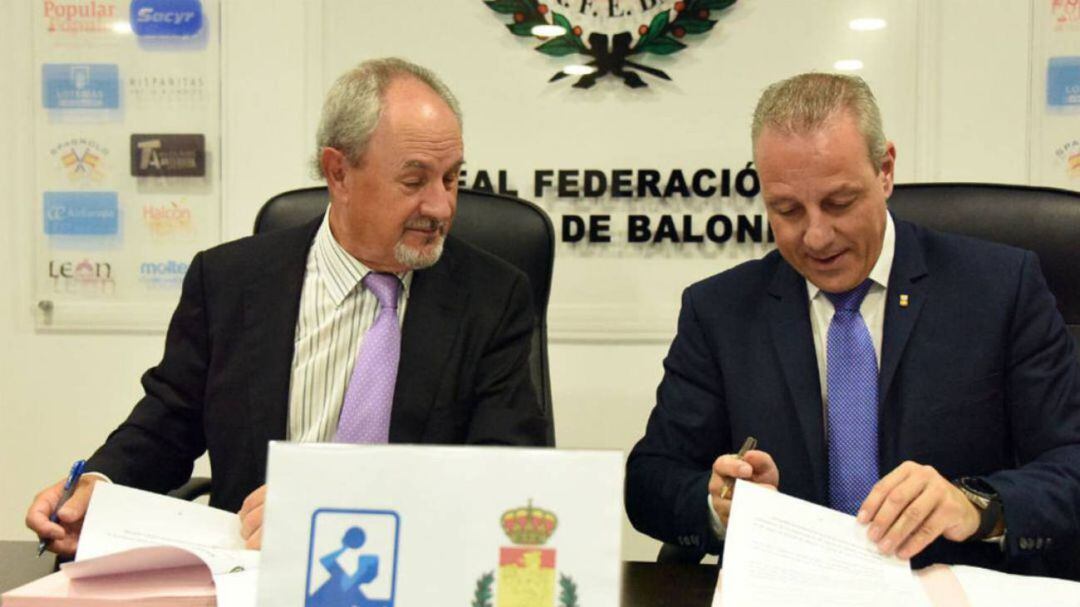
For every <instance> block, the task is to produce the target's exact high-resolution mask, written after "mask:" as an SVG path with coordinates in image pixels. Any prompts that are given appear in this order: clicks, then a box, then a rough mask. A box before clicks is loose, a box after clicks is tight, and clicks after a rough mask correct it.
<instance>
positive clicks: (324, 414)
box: [286, 212, 413, 442]
mask: <svg viewBox="0 0 1080 607" xmlns="http://www.w3.org/2000/svg"><path fill="white" fill-rule="evenodd" d="M368 272H371V270H370V269H369V268H367V267H366V266H364V264H362V263H360V262H359V261H358V260H357V259H356V258H355V257H353V256H352V255H349V254H348V253H347V252H346V251H345V249H343V248H342V247H341V245H340V244H338V242H337V240H335V239H334V236H333V234H332V233H331V232H330V220H329V212H327V214H326V215H324V216H323V222H322V225H321V226H319V232H318V233H317V234H316V235H315V241H314V242H313V243H312V245H311V250H310V251H309V252H308V258H307V267H306V270H305V273H304V286H303V290H302V291H301V293H300V314H299V316H298V317H297V319H296V337H295V349H294V351H293V362H292V381H291V382H290V384H289V425H288V431H287V433H286V439H287V440H290V441H295V442H329V441H332V440H333V439H334V433H335V432H336V430H337V423H338V416H339V415H340V414H341V403H342V401H343V400H344V398H345V390H346V389H347V388H348V386H349V378H350V377H351V376H352V370H353V365H354V364H355V362H356V356H357V354H358V352H359V345H360V341H361V339H363V336H364V334H365V333H367V331H368V329H369V328H370V327H371V325H372V323H373V322H375V317H376V315H377V314H378V311H379V302H378V301H377V300H376V299H375V295H374V294H372V293H371V291H368V290H367V289H365V288H364V287H363V285H361V284H360V281H361V280H362V279H363V278H364V276H366V275H367V273H368ZM412 276H413V273H412V272H411V271H409V272H405V273H403V274H399V275H398V278H400V279H401V282H402V285H403V287H402V289H401V290H400V291H399V294H398V309H397V312H398V322H399V323H400V322H401V321H402V320H403V319H404V318H405V305H406V303H407V302H408V299H409V287H410V286H411V284H412Z"/></svg>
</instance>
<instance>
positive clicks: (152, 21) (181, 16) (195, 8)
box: [131, 0, 203, 37]
mask: <svg viewBox="0 0 1080 607" xmlns="http://www.w3.org/2000/svg"><path fill="white" fill-rule="evenodd" d="M202 26H203V13H202V4H201V3H200V2H199V0H134V2H132V3H131V30H132V31H133V32H135V35H136V36H154V37H175V36H194V35H195V34H198V33H199V30H201V29H202Z"/></svg>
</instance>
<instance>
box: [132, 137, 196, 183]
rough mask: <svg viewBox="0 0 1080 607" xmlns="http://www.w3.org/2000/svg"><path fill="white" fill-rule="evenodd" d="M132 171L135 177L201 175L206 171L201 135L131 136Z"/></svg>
mask: <svg viewBox="0 0 1080 607" xmlns="http://www.w3.org/2000/svg"><path fill="white" fill-rule="evenodd" d="M131 174H132V176H134V177H202V176H204V175H206V151H205V139H204V138H203V136H202V135H198V134H191V135H141V134H135V135H132V136H131Z"/></svg>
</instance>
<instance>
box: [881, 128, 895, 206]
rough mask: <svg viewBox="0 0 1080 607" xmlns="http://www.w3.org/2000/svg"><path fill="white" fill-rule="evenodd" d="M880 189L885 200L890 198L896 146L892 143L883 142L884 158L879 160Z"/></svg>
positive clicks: (893, 177)
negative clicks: (883, 193)
mask: <svg viewBox="0 0 1080 607" xmlns="http://www.w3.org/2000/svg"><path fill="white" fill-rule="evenodd" d="M880 176H881V187H882V189H883V190H884V192H885V198H886V199H888V198H889V196H892V192H893V180H894V179H895V178H896V146H895V145H893V142H891V141H886V142H885V156H884V157H883V158H882V159H881V171H880Z"/></svg>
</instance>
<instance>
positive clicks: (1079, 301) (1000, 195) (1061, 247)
mask: <svg viewBox="0 0 1080 607" xmlns="http://www.w3.org/2000/svg"><path fill="white" fill-rule="evenodd" d="M888 204H889V209H890V210H891V211H892V212H893V214H894V215H895V216H896V217H898V218H900V219H903V220H906V221H910V222H912V223H916V224H919V225H921V226H923V227H926V228H930V229H933V230H938V231H941V232H952V233H955V234H964V235H966V236H972V237H974V238H981V239H983V240H990V241H994V242H1000V243H1003V244H1008V245H1012V246H1016V247H1020V248H1023V249H1027V250H1029V251H1033V252H1035V254H1036V255H1038V256H1039V263H1040V265H1041V266H1042V271H1043V275H1044V276H1046V282H1047V285H1048V286H1049V287H1050V291H1051V292H1052V293H1053V294H1054V296H1055V297H1056V298H1057V303H1058V309H1059V310H1060V311H1061V315H1062V316H1063V317H1064V318H1065V324H1066V326H1067V327H1068V330H1069V333H1070V334H1072V336H1073V339H1074V340H1075V341H1076V342H1077V345H1078V346H1080V193H1077V192H1072V191H1068V190H1058V189H1054V188H1042V187H1031V186H1020V185H996V184H984V183H909V184H901V185H897V186H896V187H895V188H894V191H893V195H892V197H890V198H889V203H888ZM1077 355H1078V357H1080V347H1078V348H1077ZM703 557H704V553H703V552H701V551H700V550H695V549H692V548H685V547H682V546H677V545H675V544H664V545H663V546H661V548H660V553H659V554H658V555H657V557H656V560H657V561H661V562H677V563H698V562H700V561H701V559H702V558H703ZM1072 566H1073V567H1074V568H1075V569H1076V570H1075V571H1073V572H1072V573H1064V572H1062V573H1064V575H1063V577H1072V578H1076V577H1077V575H1080V564H1074V565H1072Z"/></svg>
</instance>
